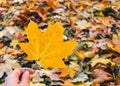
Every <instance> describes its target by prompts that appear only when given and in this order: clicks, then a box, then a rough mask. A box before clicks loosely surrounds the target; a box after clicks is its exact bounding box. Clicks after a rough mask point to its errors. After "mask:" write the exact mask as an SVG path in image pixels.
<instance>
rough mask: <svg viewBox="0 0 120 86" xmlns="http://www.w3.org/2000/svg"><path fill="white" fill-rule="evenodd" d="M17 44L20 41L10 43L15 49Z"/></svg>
mask: <svg viewBox="0 0 120 86" xmlns="http://www.w3.org/2000/svg"><path fill="white" fill-rule="evenodd" d="M17 44H18V40H16V39H14V40H12V42H11V43H10V46H13V48H16V46H17Z"/></svg>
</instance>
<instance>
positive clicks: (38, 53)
mask: <svg viewBox="0 0 120 86" xmlns="http://www.w3.org/2000/svg"><path fill="white" fill-rule="evenodd" d="M64 30H65V29H64V28H63V27H62V24H61V23H60V22H57V23H55V24H53V25H48V29H47V30H46V31H45V32H43V31H41V30H39V28H38V25H37V24H36V23H34V22H33V21H30V23H29V25H28V27H27V28H26V29H25V31H26V33H27V37H28V40H29V42H28V43H19V44H20V47H21V48H22V50H23V51H24V52H25V53H26V54H27V55H28V56H27V58H26V59H27V60H36V61H37V63H38V64H40V65H42V66H43V67H45V68H48V67H51V68H65V67H66V66H65V64H64V62H63V60H62V59H63V58H64V57H66V56H68V55H70V54H72V52H73V49H74V48H75V47H76V45H77V42H75V41H72V40H69V41H63V40H62V38H63V33H64Z"/></svg>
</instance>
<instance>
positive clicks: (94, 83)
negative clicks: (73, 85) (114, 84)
mask: <svg viewBox="0 0 120 86" xmlns="http://www.w3.org/2000/svg"><path fill="white" fill-rule="evenodd" d="M92 86H100V84H99V83H97V82H93V85H92Z"/></svg>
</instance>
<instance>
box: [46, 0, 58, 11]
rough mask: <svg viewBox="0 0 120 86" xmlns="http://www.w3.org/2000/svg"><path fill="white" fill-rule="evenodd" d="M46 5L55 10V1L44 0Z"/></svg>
mask: <svg viewBox="0 0 120 86" xmlns="http://www.w3.org/2000/svg"><path fill="white" fill-rule="evenodd" d="M46 2H47V4H48V5H49V6H50V7H51V8H52V9H53V10H55V9H56V6H57V1H56V0H46Z"/></svg>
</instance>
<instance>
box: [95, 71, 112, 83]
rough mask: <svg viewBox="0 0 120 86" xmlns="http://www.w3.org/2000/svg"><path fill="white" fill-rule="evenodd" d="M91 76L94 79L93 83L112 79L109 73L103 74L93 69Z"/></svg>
mask: <svg viewBox="0 0 120 86" xmlns="http://www.w3.org/2000/svg"><path fill="white" fill-rule="evenodd" d="M93 76H94V77H95V79H94V82H97V83H103V82H104V81H108V80H112V79H113V77H112V75H111V74H110V73H108V72H105V71H104V70H101V69H95V70H94V71H93Z"/></svg>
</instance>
